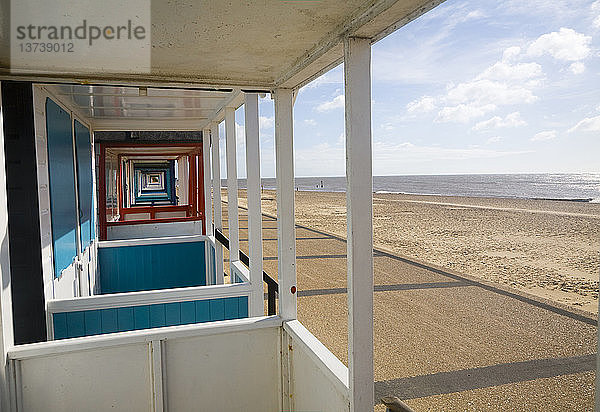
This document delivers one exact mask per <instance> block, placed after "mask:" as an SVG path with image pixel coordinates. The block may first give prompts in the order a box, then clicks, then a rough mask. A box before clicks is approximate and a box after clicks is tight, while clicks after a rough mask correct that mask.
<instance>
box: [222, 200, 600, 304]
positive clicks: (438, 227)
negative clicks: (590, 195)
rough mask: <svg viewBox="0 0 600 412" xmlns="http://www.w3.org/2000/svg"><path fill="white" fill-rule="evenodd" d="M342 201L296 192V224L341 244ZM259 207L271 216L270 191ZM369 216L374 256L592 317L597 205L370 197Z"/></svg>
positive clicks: (598, 244) (599, 244)
mask: <svg viewBox="0 0 600 412" xmlns="http://www.w3.org/2000/svg"><path fill="white" fill-rule="evenodd" d="M224 195H225V196H224V198H226V194H225V193H224ZM345 200H346V197H345V194H344V193H328V192H296V223H298V224H301V225H306V226H310V227H312V228H315V229H319V230H323V231H327V232H330V233H333V234H336V235H339V236H343V237H345V236H346V207H345ZM240 205H242V206H245V205H246V199H245V191H240ZM262 207H263V212H265V213H269V214H275V213H276V201H275V193H274V191H268V190H265V191H264V192H263V194H262ZM373 208H374V244H375V246H376V247H378V248H381V249H385V250H388V251H390V252H394V253H396V254H399V255H403V256H406V257H409V258H412V259H417V260H420V261H424V262H428V263H432V264H434V265H437V266H440V267H443V268H447V269H451V270H454V271H457V272H460V273H464V274H467V275H471V276H475V277H479V278H482V279H485V280H488V281H492V282H496V283H499V284H502V285H506V286H510V287H514V288H517V289H520V290H522V291H525V292H527V293H530V294H533V295H536V296H539V297H543V298H546V299H550V300H553V301H556V302H560V303H563V304H566V305H569V306H572V307H575V308H578V309H582V310H585V311H588V312H593V313H597V311H598V276H599V270H600V269H599V268H600V236H599V234H600V204H598V203H580V202H567V201H546V200H526V199H497V198H468V197H447V196H420V195H400V194H374V196H373Z"/></svg>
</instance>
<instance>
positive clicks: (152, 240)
mask: <svg viewBox="0 0 600 412" xmlns="http://www.w3.org/2000/svg"><path fill="white" fill-rule="evenodd" d="M205 241H206V236H204V235H184V236H165V237H149V238H143V239H123V240H101V241H99V242H98V247H99V248H106V247H124V246H142V245H165V244H168V243H188V242H205Z"/></svg>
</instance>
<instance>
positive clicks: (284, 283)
mask: <svg viewBox="0 0 600 412" xmlns="http://www.w3.org/2000/svg"><path fill="white" fill-rule="evenodd" d="M274 95H275V168H276V175H277V176H276V177H277V256H278V259H277V268H278V269H277V270H278V280H279V314H280V316H281V317H282V318H283V320H284V321H285V320H293V319H296V317H297V309H296V296H297V295H296V228H295V224H294V127H293V122H294V118H293V106H294V104H293V96H292V90H290V89H277V90H275V93H274Z"/></svg>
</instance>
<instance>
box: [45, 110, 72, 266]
mask: <svg viewBox="0 0 600 412" xmlns="http://www.w3.org/2000/svg"><path fill="white" fill-rule="evenodd" d="M46 133H47V136H48V139H47V144H48V175H49V180H50V211H51V215H50V216H51V225H52V250H53V259H54V276H55V277H57V278H58V277H60V274H61V272H62V271H63V270H64V269H66V268H68V267H69V266H70V265H71V263H73V260H74V259H75V257H76V256H77V204H76V199H75V169H74V166H73V136H72V134H71V115H70V114H69V113H67V112H66V111H65V110H63V109H62V108H61V107H60V106H59V105H57V104H56V103H54V102H53V101H52V100H50V99H47V100H46Z"/></svg>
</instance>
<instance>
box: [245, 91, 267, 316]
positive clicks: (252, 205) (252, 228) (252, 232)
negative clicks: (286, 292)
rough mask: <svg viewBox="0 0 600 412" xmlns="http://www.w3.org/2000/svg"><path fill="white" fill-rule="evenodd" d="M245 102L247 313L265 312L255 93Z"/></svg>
mask: <svg viewBox="0 0 600 412" xmlns="http://www.w3.org/2000/svg"><path fill="white" fill-rule="evenodd" d="M245 101H246V103H245V105H244V115H245V122H244V123H245V126H246V176H247V185H246V187H247V198H248V256H249V258H250V266H249V268H250V283H251V284H252V295H251V297H250V316H261V315H264V313H265V308H264V286H263V273H262V272H263V251H262V214H261V204H260V138H259V127H258V95H257V94H256V93H248V94H246V100H245Z"/></svg>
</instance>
